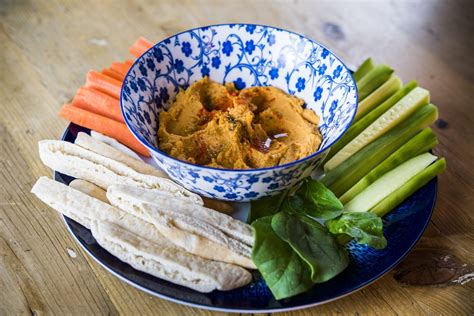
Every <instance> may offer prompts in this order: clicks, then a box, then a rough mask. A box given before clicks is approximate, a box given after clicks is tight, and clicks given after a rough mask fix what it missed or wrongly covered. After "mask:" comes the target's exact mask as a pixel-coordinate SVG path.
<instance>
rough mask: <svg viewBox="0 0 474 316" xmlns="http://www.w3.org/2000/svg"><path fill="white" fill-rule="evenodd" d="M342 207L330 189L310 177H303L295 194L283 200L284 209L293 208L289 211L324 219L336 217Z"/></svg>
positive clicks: (340, 212) (341, 210)
mask: <svg viewBox="0 0 474 316" xmlns="http://www.w3.org/2000/svg"><path fill="white" fill-rule="evenodd" d="M343 208H344V206H343V205H342V203H341V201H339V199H338V198H337V197H336V196H335V195H334V193H332V192H331V190H329V189H328V188H326V187H325V186H324V184H322V183H321V182H318V181H316V180H313V179H311V178H307V179H305V180H304V181H303V183H302V185H301V187H300V188H299V189H298V190H297V191H296V192H295V195H294V196H291V197H288V200H287V201H286V202H285V210H293V212H291V213H304V214H307V215H310V216H313V217H316V218H320V219H324V220H328V219H333V218H335V217H338V216H339V215H341V214H342V212H343Z"/></svg>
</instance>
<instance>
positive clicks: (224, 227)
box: [107, 184, 255, 247]
mask: <svg viewBox="0 0 474 316" xmlns="http://www.w3.org/2000/svg"><path fill="white" fill-rule="evenodd" d="M107 196H108V197H110V198H111V199H113V200H115V201H116V202H115V203H116V204H117V205H118V206H120V204H118V203H119V201H118V200H119V199H122V200H126V201H128V203H135V204H140V203H145V204H150V205H153V206H155V207H157V208H158V209H160V210H162V211H172V212H176V213H179V214H182V215H186V216H189V217H191V218H193V219H199V220H200V221H203V222H205V223H207V224H209V225H211V226H213V227H215V228H217V229H219V230H220V231H222V232H223V233H224V234H225V235H227V236H229V237H230V238H232V239H236V240H238V241H240V242H242V243H244V244H246V245H248V246H250V247H252V246H253V243H254V239H255V237H254V232H253V229H252V226H250V225H248V224H246V223H244V222H242V221H239V220H237V219H234V218H232V217H231V216H229V215H226V214H222V213H220V212H217V211H215V210H212V209H210V208H207V207H204V206H202V205H197V204H194V203H190V202H189V200H186V199H178V198H169V197H167V196H166V195H164V194H162V193H161V192H160V191H157V190H151V189H145V188H138V187H132V186H129V185H120V184H119V185H112V186H110V187H109V188H108V190H107Z"/></svg>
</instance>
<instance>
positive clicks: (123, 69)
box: [110, 61, 130, 81]
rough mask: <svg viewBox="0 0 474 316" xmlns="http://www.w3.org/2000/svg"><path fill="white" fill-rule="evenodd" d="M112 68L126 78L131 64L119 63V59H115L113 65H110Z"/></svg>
mask: <svg viewBox="0 0 474 316" xmlns="http://www.w3.org/2000/svg"><path fill="white" fill-rule="evenodd" d="M110 68H111V69H112V70H114V71H115V72H117V73H119V74H120V75H122V77H123V78H125V76H126V75H127V72H128V70H129V69H130V66H129V65H127V64H125V63H119V62H118V61H115V62H113V63H112V66H110ZM122 81H123V79H122Z"/></svg>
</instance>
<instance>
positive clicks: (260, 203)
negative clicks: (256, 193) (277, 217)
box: [247, 192, 286, 224]
mask: <svg viewBox="0 0 474 316" xmlns="http://www.w3.org/2000/svg"><path fill="white" fill-rule="evenodd" d="M285 196H286V192H282V193H280V194H277V195H273V196H267V197H264V198H262V199H259V200H256V201H252V202H251V203H250V211H249V215H248V217H247V223H249V224H250V223H252V222H253V221H254V220H256V219H258V218H260V217H264V216H269V215H273V214H276V213H278V211H279V210H280V205H281V203H282V201H283V199H284V198H285Z"/></svg>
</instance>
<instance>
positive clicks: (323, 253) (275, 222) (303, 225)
mask: <svg viewBox="0 0 474 316" xmlns="http://www.w3.org/2000/svg"><path fill="white" fill-rule="evenodd" d="M272 228H273V230H274V231H275V233H276V234H277V235H278V237H280V238H281V239H283V240H284V241H286V242H288V244H289V245H290V246H291V248H293V250H294V251H296V253H298V255H299V256H300V257H301V258H302V259H303V260H304V261H305V262H306V263H307V264H308V265H309V267H310V270H311V279H312V280H313V282H316V283H321V282H325V281H327V280H329V279H332V278H333V277H335V276H336V275H338V274H339V273H341V272H342V271H343V270H344V269H345V268H346V267H347V265H348V264H349V257H348V255H347V251H346V250H345V248H344V247H342V246H341V245H339V244H338V243H337V241H336V240H335V239H334V237H333V236H332V235H331V234H330V233H329V232H328V230H327V229H326V227H324V226H323V225H321V224H319V223H318V222H316V221H315V220H312V219H311V218H309V217H307V216H302V215H296V214H293V215H292V214H289V213H287V212H280V213H278V214H276V215H274V216H273V219H272Z"/></svg>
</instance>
